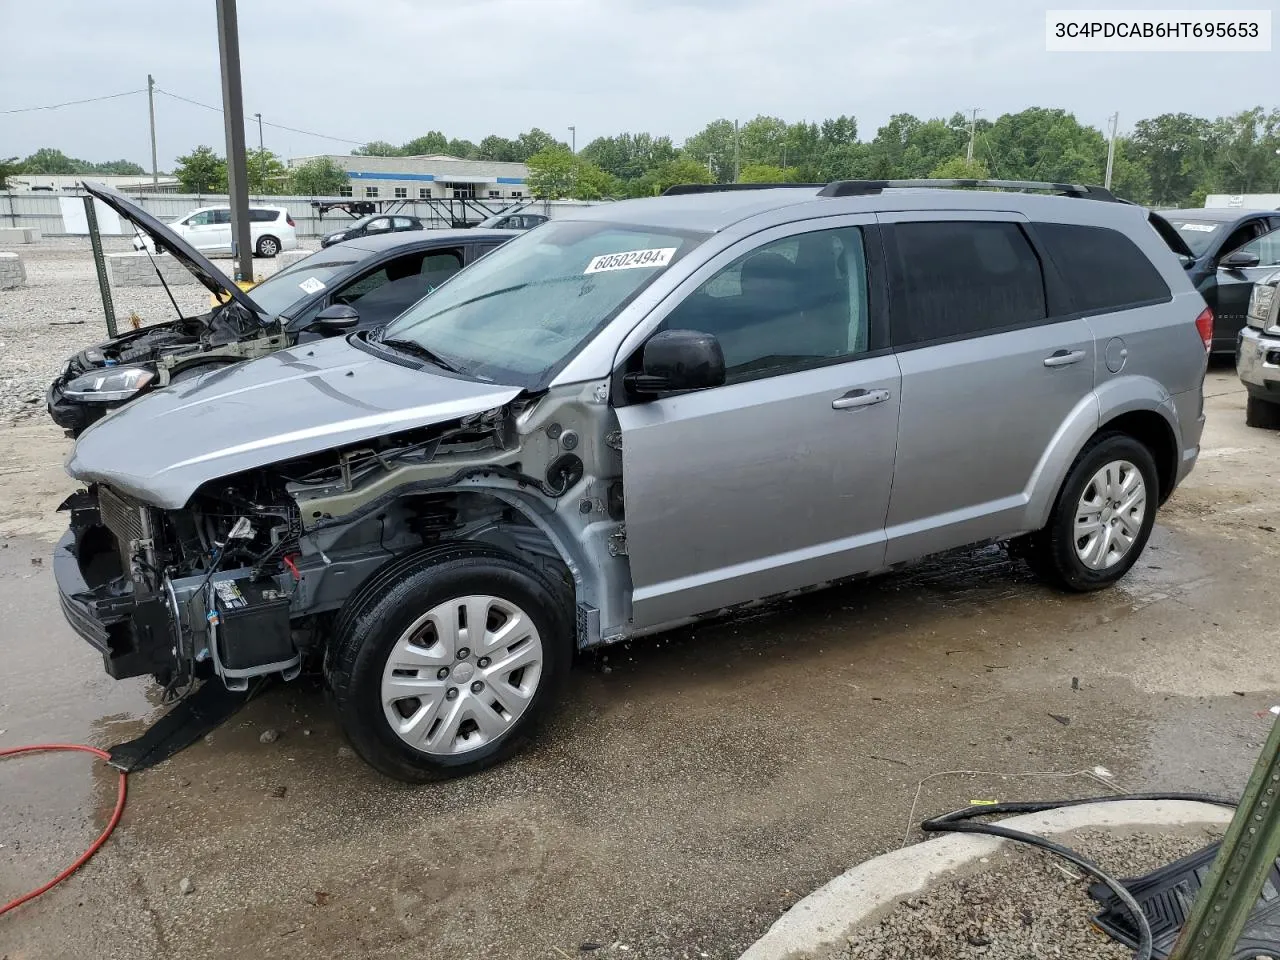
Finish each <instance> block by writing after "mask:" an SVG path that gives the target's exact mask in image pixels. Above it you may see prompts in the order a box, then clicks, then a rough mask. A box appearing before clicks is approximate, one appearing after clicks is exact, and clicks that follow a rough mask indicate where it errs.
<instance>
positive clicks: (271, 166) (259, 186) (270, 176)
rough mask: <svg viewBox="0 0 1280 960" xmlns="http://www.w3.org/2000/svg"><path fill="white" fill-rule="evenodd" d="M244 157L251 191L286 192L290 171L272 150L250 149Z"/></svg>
mask: <svg viewBox="0 0 1280 960" xmlns="http://www.w3.org/2000/svg"><path fill="white" fill-rule="evenodd" d="M244 159H245V172H246V174H247V175H248V178H249V192H250V193H255V194H259V195H261V194H268V193H284V192H285V190H286V189H288V186H289V171H288V170H287V169H286V168H285V165H284V164H283V163H282V162H281V161H280V158H279V157H277V156H276V155H275V154H274V153H272V152H271V151H270V150H248V151H246V152H245V156H244Z"/></svg>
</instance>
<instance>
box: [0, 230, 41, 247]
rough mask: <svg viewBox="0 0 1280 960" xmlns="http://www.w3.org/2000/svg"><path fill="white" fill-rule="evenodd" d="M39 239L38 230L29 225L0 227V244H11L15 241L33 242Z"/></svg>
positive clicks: (6, 245)
mask: <svg viewBox="0 0 1280 960" xmlns="http://www.w3.org/2000/svg"><path fill="white" fill-rule="evenodd" d="M39 239H40V231H39V230H33V229H31V228H29V227H0V246H5V247H8V246H12V245H13V244H15V243H35V242H36V241H38V240H39Z"/></svg>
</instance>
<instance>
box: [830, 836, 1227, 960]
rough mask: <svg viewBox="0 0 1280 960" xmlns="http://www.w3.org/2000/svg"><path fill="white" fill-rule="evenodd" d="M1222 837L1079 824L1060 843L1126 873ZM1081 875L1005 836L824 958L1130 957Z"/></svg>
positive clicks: (1116, 959)
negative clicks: (986, 859)
mask: <svg viewBox="0 0 1280 960" xmlns="http://www.w3.org/2000/svg"><path fill="white" fill-rule="evenodd" d="M1217 836H1218V835H1217V834H1213V835H1210V834H1208V833H1206V832H1198V833H1196V834H1194V835H1190V834H1173V833H1164V834H1129V835H1124V834H1117V833H1114V832H1107V831H1079V832H1077V833H1074V834H1070V835H1068V836H1067V837H1066V839H1065V840H1064V841H1063V842H1065V843H1066V845H1067V846H1069V847H1072V848H1073V849H1075V850H1079V851H1081V852H1083V853H1084V854H1085V855H1086V856H1088V857H1090V858H1091V859H1093V860H1095V861H1096V862H1097V863H1099V864H1101V865H1102V867H1103V869H1106V870H1109V871H1110V872H1111V874H1112V876H1115V877H1119V878H1124V877H1132V876H1137V875H1140V874H1144V873H1147V872H1149V871H1150V870H1153V869H1155V868H1156V867H1159V866H1162V865H1164V864H1166V863H1170V862H1172V861H1174V860H1176V859H1178V858H1179V857H1183V856H1186V855H1187V854H1188V853H1191V852H1193V851H1195V850H1199V849H1200V848H1201V847H1203V846H1205V845H1206V844H1208V843H1210V842H1211V841H1212V840H1214V839H1217ZM1068 870H1069V871H1070V873H1068V872H1067V871H1068ZM1080 874H1081V871H1079V870H1077V869H1076V868H1075V867H1074V866H1072V865H1070V864H1063V863H1062V861H1060V860H1058V859H1057V858H1055V857H1053V856H1052V855H1050V854H1048V853H1042V852H1041V851H1038V850H1034V849H1031V848H1028V847H1025V846H1023V845H1020V844H1015V843H1010V844H1006V845H1005V849H1004V850H1003V851H1002V852H1001V853H999V854H997V855H996V857H994V858H993V860H992V866H991V867H990V868H988V869H986V870H985V871H984V872H982V873H978V874H975V875H970V876H966V877H962V878H957V879H954V880H947V881H944V882H942V883H939V884H936V885H935V886H933V887H932V888H930V889H929V890H928V891H927V892H926V893H925V894H924V895H922V896H919V897H914V898H911V899H908V900H904V901H903V902H902V903H900V904H899V905H898V906H896V907H895V908H894V909H893V910H892V911H891V912H890V913H889V914H887V915H885V916H884V917H882V918H881V919H880V921H879V922H877V923H875V924H872V925H870V926H868V927H865V928H864V929H862V930H860V931H859V932H857V933H855V934H854V935H853V936H852V937H850V938H849V940H848V942H847V944H846V945H845V946H844V947H843V948H841V949H840V950H838V951H837V952H834V953H828V954H826V955H825V956H824V957H823V960H908V958H909V960H973V958H976V957H981V958H983V960H1033V958H1034V960H1045V958H1050V957H1063V958H1070V960H1128V958H1130V957H1132V956H1133V952H1132V951H1131V950H1129V949H1128V948H1127V947H1124V946H1122V945H1121V944H1119V943H1116V942H1115V941H1113V940H1111V939H1110V938H1109V937H1107V936H1106V934H1104V933H1102V932H1101V931H1099V930H1097V929H1096V928H1095V927H1093V926H1092V925H1091V924H1090V922H1089V921H1090V919H1091V918H1092V917H1093V916H1094V915H1096V914H1097V912H1098V904H1097V903H1096V902H1095V901H1094V900H1092V899H1090V897H1089V894H1088V887H1089V884H1090V882H1091V878H1082V879H1073V877H1076V876H1079V875H1080Z"/></svg>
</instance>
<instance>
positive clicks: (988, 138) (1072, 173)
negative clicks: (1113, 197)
mask: <svg viewBox="0 0 1280 960" xmlns="http://www.w3.org/2000/svg"><path fill="white" fill-rule="evenodd" d="M978 142H979V144H980V146H981V149H979V150H978V151H977V156H978V157H979V159H981V160H983V161H984V162H985V163H986V164H987V165H988V166H989V167H990V168H991V171H992V173H994V174H995V176H997V177H1001V178H1006V179H1018V180H1048V181H1050V182H1053V183H1101V182H1102V179H1103V172H1104V170H1105V168H1106V159H1107V144H1106V140H1105V139H1104V138H1103V136H1102V133H1101V131H1099V130H1095V129H1094V128H1093V127H1085V126H1082V125H1081V124H1080V122H1079V121H1078V120H1076V118H1075V117H1074V116H1072V115H1071V114H1070V113H1068V112H1067V111H1065V110H1048V109H1045V108H1043V107H1031V108H1030V109H1027V110H1023V111H1022V112H1021V113H1007V114H1005V115H1004V116H1002V117H1000V118H999V119H997V120H996V122H995V123H993V124H992V125H991V128H990V129H989V130H986V131H985V132H984V133H983V134H982V135H981V136H980V137H979V138H978Z"/></svg>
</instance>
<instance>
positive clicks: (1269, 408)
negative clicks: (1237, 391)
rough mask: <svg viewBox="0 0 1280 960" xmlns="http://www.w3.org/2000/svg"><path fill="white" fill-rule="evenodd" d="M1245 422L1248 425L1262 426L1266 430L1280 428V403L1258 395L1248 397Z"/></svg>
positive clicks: (1245, 403) (1245, 406)
mask: <svg viewBox="0 0 1280 960" xmlns="http://www.w3.org/2000/svg"><path fill="white" fill-rule="evenodd" d="M1244 423H1245V426H1247V427H1261V428H1263V429H1264V430H1277V429H1280V403H1269V402H1268V401H1266V400H1259V399H1258V398H1257V397H1246V398H1245V401H1244Z"/></svg>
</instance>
